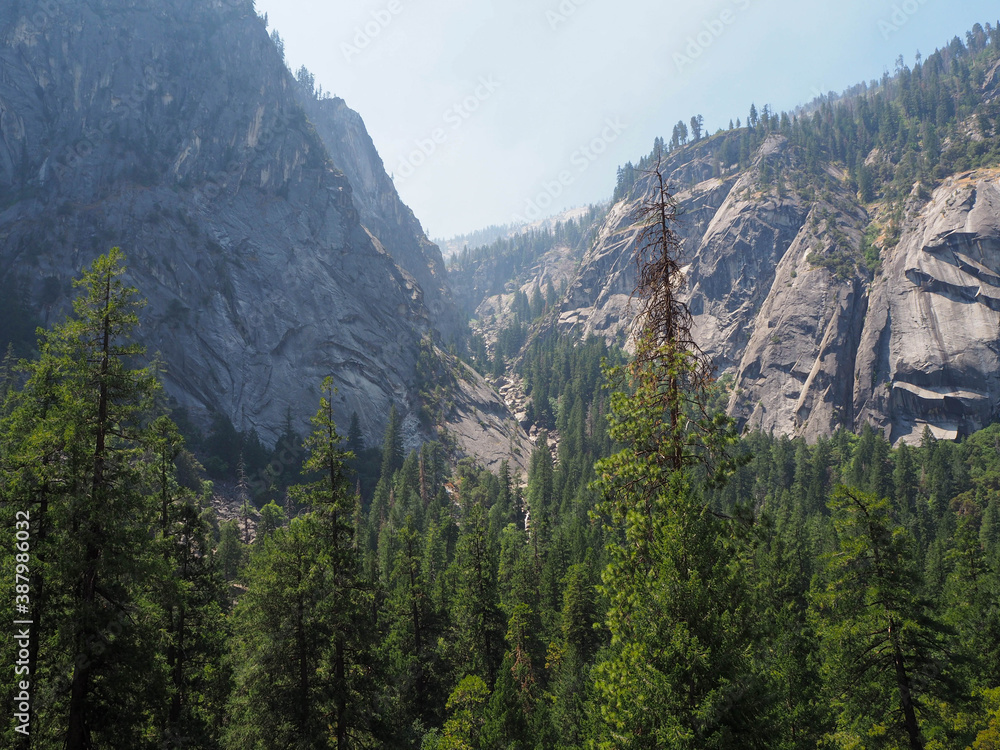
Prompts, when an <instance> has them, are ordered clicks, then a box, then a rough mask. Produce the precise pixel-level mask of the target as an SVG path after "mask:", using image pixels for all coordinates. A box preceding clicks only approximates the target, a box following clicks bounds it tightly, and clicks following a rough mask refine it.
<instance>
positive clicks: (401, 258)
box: [297, 85, 461, 340]
mask: <svg viewBox="0 0 1000 750" xmlns="http://www.w3.org/2000/svg"><path fill="white" fill-rule="evenodd" d="M297 93H298V101H299V102H300V104H301V105H302V108H303V109H304V110H305V112H306V114H307V115H308V117H309V120H310V122H312V123H313V125H314V126H315V128H316V132H317V133H318V134H319V137H320V138H321V139H322V141H323V144H324V145H325V146H326V148H327V151H328V152H329V154H330V156H331V158H332V159H333V163H334V164H335V165H336V166H337V167H338V168H340V169H341V170H343V172H344V174H345V175H346V176H347V179H348V182H350V183H351V187H352V188H353V197H354V204H355V205H356V206H357V208H358V212H359V214H360V216H361V222H362V224H364V226H365V228H367V229H368V230H369V231H370V232H371V233H372V234H373V235H374V237H375V239H376V240H377V241H378V242H379V243H380V244H381V245H382V247H383V248H385V250H386V251H387V252H388V253H389V254H390V255H391V256H392V257H393V259H394V260H395V261H396V263H397V264H399V266H400V267H402V268H403V269H405V270H406V271H407V273H409V274H411V275H412V276H413V278H414V279H415V280H416V281H417V283H418V284H419V285H420V288H421V290H422V291H423V293H424V306H425V307H426V308H427V310H428V311H429V312H430V315H431V321H432V322H433V324H434V326H435V327H436V328H437V330H438V331H440V332H441V333H442V334H443V335H444V337H445V338H446V339H449V340H453V339H455V337H457V336H458V335H459V334H460V330H461V329H460V321H459V315H458V311H457V310H456V307H455V303H454V301H453V300H452V293H451V289H450V287H449V285H448V275H447V271H446V270H445V265H444V258H443V257H442V255H441V250H440V248H438V246H437V245H435V244H434V243H433V242H431V241H430V240H428V239H427V235H426V234H425V233H424V230H423V228H422V227H421V226H420V222H419V221H418V220H417V218H416V216H414V214H413V211H411V210H410V208H409V207H408V206H406V205H405V204H404V203H403V201H402V200H401V199H400V197H399V194H398V193H397V192H396V188H395V186H394V185H393V182H392V179H391V178H390V177H389V175H388V174H387V173H386V171H385V166H384V165H383V163H382V157H380V156H379V154H378V151H377V150H376V148H375V144H374V143H373V142H372V139H371V136H369V135H368V131H367V130H366V129H365V124H364V121H363V120H362V119H361V115H359V114H358V113H357V112H355V111H354V110H352V109H351V108H349V107H348V106H347V104H346V102H344V100H343V99H339V98H318V97H317V96H315V95H314V94H313V92H312V91H311V90H309V89H308V88H306V87H305V86H302V85H300V86H299V87H297Z"/></svg>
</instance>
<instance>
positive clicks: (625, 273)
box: [560, 136, 1000, 442]
mask: <svg viewBox="0 0 1000 750" xmlns="http://www.w3.org/2000/svg"><path fill="white" fill-rule="evenodd" d="M707 150H708V148H707V146H700V147H699V146H698V145H696V146H695V147H693V148H689V149H685V150H682V151H681V152H680V153H679V154H673V155H671V157H670V158H669V159H668V160H667V161H666V162H665V168H666V171H667V173H668V174H669V175H670V179H671V181H672V183H673V184H674V185H675V186H681V189H679V190H678V191H677V193H676V199H677V202H678V205H679V209H680V213H681V219H680V222H679V224H678V225H677V229H678V233H679V235H680V238H681V240H682V255H683V263H684V264H685V276H686V280H687V284H686V288H685V295H686V297H687V301H688V303H689V305H690V307H691V311H692V313H693V315H694V324H695V325H694V334H695V338H696V340H697V341H699V342H700V344H701V345H702V346H703V348H704V349H705V351H706V352H707V353H708V354H710V355H711V356H712V357H713V358H714V360H715V362H716V363H717V365H718V368H719V372H720V374H722V373H725V374H727V375H729V376H730V377H731V378H732V383H733V391H732V395H731V399H730V412H731V413H732V414H733V415H734V416H735V417H736V418H737V419H738V420H739V421H740V422H741V423H743V424H745V425H747V426H749V427H753V428H758V429H762V430H765V431H769V432H771V431H773V432H775V433H778V434H789V435H802V436H804V437H806V438H810V439H814V438H816V437H819V436H821V435H827V434H830V433H831V432H833V431H834V430H836V429H837V428H838V427H841V426H843V427H847V428H849V429H851V428H857V427H859V426H860V425H861V424H863V423H864V422H871V423H873V424H875V425H877V426H879V427H881V428H882V429H883V430H884V431H885V432H886V434H887V435H888V436H889V437H890V438H891V439H892V440H893V441H894V442H895V441H899V440H905V441H908V442H917V441H919V440H920V436H921V434H922V432H923V429H924V427H925V426H926V427H928V428H929V429H930V430H931V432H932V433H934V434H935V435H936V436H938V437H952V438H953V437H956V436H958V435H964V434H968V433H970V432H972V431H974V430H977V429H980V428H982V427H984V426H986V425H987V424H988V423H989V422H990V421H991V420H993V419H995V417H996V415H997V414H998V412H1000V375H998V372H1000V344H998V328H1000V187H998V185H1000V177H998V173H997V172H995V171H989V170H981V171H978V172H974V173H967V174H963V175H958V176H956V177H954V178H951V179H949V180H947V181H946V182H945V183H944V184H943V185H942V186H941V187H940V188H938V189H937V190H936V191H935V192H934V194H933V196H931V197H930V199H929V200H927V199H926V198H925V199H920V198H918V197H916V195H917V194H918V193H919V192H920V191H919V190H915V196H914V197H912V198H911V199H910V201H909V203H908V204H907V206H906V211H905V218H904V221H903V231H902V237H901V240H900V242H899V243H898V245H897V246H896V247H895V248H894V249H892V250H891V251H890V252H888V253H886V255H885V257H883V258H882V268H881V270H880V272H879V273H878V274H877V275H876V276H875V277H874V278H873V277H872V275H871V273H870V271H869V270H868V269H867V268H866V265H865V263H864V262H863V261H862V237H863V235H864V233H865V230H866V229H867V228H868V227H869V225H870V224H871V222H872V217H871V216H869V214H868V212H867V211H866V209H865V208H864V207H862V206H861V205H859V203H858V201H857V196H856V195H855V194H854V193H853V191H852V190H851V189H849V188H848V187H847V186H846V175H844V174H842V173H840V172H838V170H837V169H834V168H829V170H828V171H829V177H830V178H831V179H828V180H827V181H826V183H827V184H826V187H825V189H824V190H823V191H822V192H821V194H820V195H819V196H816V195H810V196H809V199H808V200H807V199H806V198H805V197H803V196H802V194H801V193H800V192H797V191H794V190H791V189H787V188H784V187H778V186H777V185H776V184H774V180H773V179H765V177H764V175H765V173H766V174H769V175H774V174H782V173H784V174H794V173H795V172H796V170H801V169H802V167H803V165H802V164H801V163H800V160H801V156H800V154H799V153H797V152H796V150H795V149H793V148H792V147H790V146H789V145H788V144H787V143H786V142H785V140H784V138H782V137H781V136H772V137H771V138H769V139H768V140H767V141H766V142H765V143H764V145H763V146H762V147H761V149H760V150H759V152H758V153H757V155H756V158H755V160H754V164H753V166H752V167H751V168H749V169H747V170H744V171H743V172H740V173H732V174H726V173H725V171H724V172H723V175H722V176H721V177H716V178H709V179H705V178H706V177H709V176H710V173H709V175H706V173H705V172H706V170H705V159H704V153H705V152H707ZM650 194H651V192H650V185H649V184H648V181H646V180H640V181H639V183H637V185H636V187H635V188H634V189H633V192H632V197H631V198H630V199H628V200H625V201H622V202H620V203H619V204H618V205H616V206H615V207H614V208H613V209H612V210H611V212H610V214H609V215H608V217H607V219H606V221H605V223H604V225H603V226H602V227H601V229H600V231H599V236H598V240H597V242H596V243H595V245H594V247H593V248H592V249H591V251H590V252H589V253H588V254H587V256H586V258H585V259H584V262H583V264H582V267H581V270H580V272H579V274H578V276H577V278H576V281H575V282H574V284H573V285H572V287H571V289H570V291H569V293H568V294H567V296H566V298H565V299H564V300H563V303H562V309H561V315H560V325H561V327H563V328H564V329H565V330H570V331H575V332H577V333H579V334H580V335H581V336H584V335H587V334H591V333H594V334H598V335H603V336H605V337H606V338H608V339H609V340H612V341H618V342H619V343H622V342H625V341H626V340H627V336H628V333H629V330H628V325H629V322H630V321H631V319H632V313H633V312H634V311H633V310H630V309H629V304H628V303H629V297H630V295H631V292H632V289H633V288H634V284H635V268H634V261H633V254H634V251H635V240H636V235H637V231H636V229H635V227H634V225H633V224H634V220H635V216H636V215H637V209H638V206H639V204H640V202H641V201H642V200H643V199H644V198H645V197H646V196H647V195H650Z"/></svg>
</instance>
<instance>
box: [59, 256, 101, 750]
mask: <svg viewBox="0 0 1000 750" xmlns="http://www.w3.org/2000/svg"><path fill="white" fill-rule="evenodd" d="M110 308H111V274H110V272H109V273H108V275H107V278H106V280H105V284H104V319H103V324H102V326H101V327H102V331H101V333H102V342H101V371H100V381H99V382H100V392H99V395H98V403H97V423H96V425H95V436H94V437H95V446H94V473H93V476H92V482H91V490H90V491H91V508H92V509H96V508H98V507H100V503H99V501H98V498H99V496H100V494H101V490H102V488H103V486H104V464H105V461H106V458H107V456H106V453H107V432H108V369H109V360H110V357H111V318H110ZM91 526H92V528H91V529H90V540H89V541H88V542H87V556H86V564H85V567H84V571H83V581H82V584H81V589H82V590H81V594H82V596H81V599H82V602H81V604H82V606H81V608H80V609H81V610H82V611H83V612H88V611H90V610H92V609H93V607H94V602H95V600H96V595H97V563H98V560H99V559H100V556H101V550H100V548H99V547H98V546H97V542H98V541H99V540H100V538H101V528H100V524H97V523H95V522H94V519H91ZM84 635H85V633H84V632H83V629H82V628H81V629H80V630H79V631H78V633H77V641H76V655H75V656H76V659H75V662H74V666H73V683H72V687H71V688H70V699H69V721H68V725H69V728H68V731H67V733H66V750H88V748H89V747H90V728H89V727H88V725H87V697H88V695H89V694H90V676H91V673H92V671H93V665H92V663H91V657H90V654H88V653H87V651H86V647H87V641H86V639H85V638H84ZM81 657H82V658H81Z"/></svg>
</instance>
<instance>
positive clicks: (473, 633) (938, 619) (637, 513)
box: [0, 251, 1000, 750]
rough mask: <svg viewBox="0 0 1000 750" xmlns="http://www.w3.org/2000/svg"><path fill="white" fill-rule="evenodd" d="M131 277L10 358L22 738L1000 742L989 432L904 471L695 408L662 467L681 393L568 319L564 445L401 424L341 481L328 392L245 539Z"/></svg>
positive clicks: (884, 448)
mask: <svg viewBox="0 0 1000 750" xmlns="http://www.w3.org/2000/svg"><path fill="white" fill-rule="evenodd" d="M123 272H124V268H123V258H122V257H121V255H120V253H118V252H117V251H114V252H112V253H111V254H110V255H108V256H106V257H103V258H101V259H99V260H98V261H96V262H95V264H94V265H93V266H92V267H91V268H90V269H89V270H88V271H87V272H86V274H85V275H84V277H83V279H82V280H81V281H80V291H79V297H78V299H77V301H76V304H75V307H74V314H73V315H72V316H71V317H70V319H69V320H67V321H66V322H65V323H64V324H62V325H60V326H57V327H55V328H54V329H53V330H51V331H49V332H46V333H45V334H44V335H43V336H42V338H41V340H40V341H39V344H38V350H39V355H38V356H37V358H35V359H34V360H30V361H22V362H21V363H19V364H17V365H12V363H11V361H10V359H8V360H7V361H6V362H5V365H4V368H5V369H4V377H3V384H4V385H3V387H4V392H5V400H4V409H3V420H2V432H0V449H2V453H0V461H2V464H3V484H2V492H3V505H2V508H3V516H4V524H5V528H7V529H8V530H9V534H10V535H11V536H9V539H11V540H13V539H15V538H16V539H18V540H20V541H18V542H17V543H16V544H15V543H14V542H13V541H11V542H10V543H7V544H5V545H4V548H3V567H4V570H5V571H8V573H9V575H7V576H5V581H4V586H5V589H6V590H5V593H4V596H6V597H7V598H8V601H11V602H16V603H21V602H24V603H25V609H24V610H22V611H21V612H20V613H19V614H18V615H17V616H18V617H19V618H24V620H25V621H29V622H30V623H31V625H30V626H28V629H29V630H30V639H29V641H28V642H29V643H30V646H28V647H27V649H26V650H25V651H24V652H22V651H21V647H20V646H19V644H18V643H17V641H15V640H12V639H5V640H4V642H3V644H4V645H3V647H2V650H3V656H2V658H3V659H5V660H7V663H8V664H15V663H18V659H19V654H24V655H25V659H24V661H25V664H26V666H27V667H28V671H26V672H24V673H23V674H27V675H30V686H31V691H32V701H31V708H30V717H29V719H28V720H30V727H31V744H30V746H32V747H40V748H42V747H57V746H59V747H63V746H65V747H80V748H83V747H107V748H132V747H134V748H147V747H148V748H153V747H200V748H211V747H220V748H237V747H238V748H278V747H283V748H284V747H310V748H318V747H337V748H348V747H357V748H363V747H414V748H528V747H532V748H583V747H608V748H611V747H650V748H653V747H678V748H679V747H689V748H708V747H719V748H723V747H768V748H772V747H773V748H813V747H845V748H846V747H866V748H867V747H887V748H888V747H911V748H912V747H925V748H954V747H973V748H977V749H980V750H981V749H983V748H993V747H996V746H997V745H996V743H997V742H998V741H1000V645H998V644H1000V610H998V593H1000V565H998V563H997V561H998V560H1000V556H998V552H1000V548H998V545H1000V428H996V427H995V428H990V429H988V430H985V431H984V432H981V433H979V434H977V435H974V436H972V437H971V438H969V439H967V440H966V441H964V442H963V443H961V444H953V443H950V442H939V441H936V440H934V439H933V438H932V437H930V435H929V434H928V435H926V436H925V438H924V441H923V443H922V444H921V445H920V446H919V447H905V446H903V447H900V448H899V449H897V450H893V449H891V448H890V446H889V445H888V444H887V443H886V442H885V440H884V439H883V438H882V437H881V436H880V435H878V434H877V433H875V432H873V431H872V430H871V429H865V430H864V431H863V432H862V433H861V435H860V436H856V435H853V434H848V433H846V432H840V433H838V434H836V435H835V436H833V437H832V438H830V439H825V440H820V441H819V442H818V443H816V444H815V445H807V444H806V443H805V442H803V441H801V440H790V439H788V438H773V437H770V436H767V435H760V434H755V435H749V436H745V437H744V438H742V439H737V438H736V437H735V435H734V434H733V433H732V429H731V425H729V424H728V422H727V420H725V419H724V418H723V417H720V416H719V415H718V414H715V415H711V414H709V418H708V419H707V421H706V420H694V421H692V422H691V424H695V423H697V424H698V425H701V428H703V431H702V432H701V433H699V434H700V437H698V439H697V440H695V441H693V444H694V443H696V444H697V445H700V446H702V448H703V449H704V450H700V449H691V450H689V449H688V448H684V451H683V458H681V459H678V460H680V461H681V463H680V464H678V465H679V466H680V467H681V468H680V469H675V468H673V464H672V463H671V462H672V461H673V460H674V459H675V458H676V456H675V457H673V458H672V457H671V455H672V454H670V451H669V450H667V448H669V446H670V445H672V444H673V441H674V439H675V436H676V435H677V434H678V433H677V431H676V429H675V428H672V427H670V426H669V423H667V426H666V427H664V426H663V425H664V423H665V422H664V420H663V419H662V411H661V410H660V409H659V407H657V406H656V404H658V403H660V402H658V401H657V398H659V396H657V394H658V393H660V391H659V390H657V388H658V386H657V387H654V389H653V391H648V390H646V389H648V386H649V383H650V382H652V383H654V384H655V383H662V382H671V380H670V378H669V376H668V377H667V378H666V380H664V379H663V378H662V377H660V376H659V375H658V376H656V377H654V378H653V379H652V380H651V381H650V380H643V379H642V378H641V377H638V375H637V373H638V374H641V373H643V372H647V369H648V367H649V366H650V365H648V364H647V365H641V363H642V362H644V361H645V360H643V358H642V356H641V354H642V351H641V350H640V356H638V357H636V358H635V359H634V360H631V361H629V360H626V358H625V357H624V356H623V355H621V354H620V353H615V352H609V351H608V350H607V348H606V346H605V345H604V344H603V342H599V341H597V340H590V341H588V342H586V343H584V344H582V345H576V346H574V345H573V344H572V342H570V341H568V340H566V339H563V338H561V337H560V336H559V335H558V334H556V333H554V332H552V333H550V334H548V335H547V336H543V337H540V338H539V339H538V340H537V341H536V342H535V343H534V344H533V345H532V346H530V347H529V348H528V349H527V350H526V353H525V356H524V358H523V361H522V363H521V364H520V368H521V371H522V373H523V374H525V376H526V378H527V381H528V383H529V390H530V392H531V393H532V395H533V398H534V399H535V401H536V403H544V404H545V406H544V407H539V414H538V418H539V420H540V421H541V422H542V423H545V424H547V425H548V426H550V427H551V428H552V430H553V434H554V435H558V441H550V440H549V439H548V436H544V437H543V438H542V439H540V440H539V441H538V443H537V447H536V448H535V451H534V453H533V454H532V456H531V460H530V471H529V473H528V475H527V478H526V480H527V481H526V484H525V485H523V486H522V484H521V483H520V482H519V480H518V477H516V476H513V475H512V473H511V471H510V470H509V468H508V467H507V466H504V468H503V469H502V470H501V471H500V472H499V475H493V474H490V473H488V472H485V471H483V470H481V469H478V468H476V467H475V466H474V465H473V464H472V463H471V462H469V461H462V462H459V463H458V464H457V465H455V466H449V463H448V461H447V460H446V458H447V457H446V454H445V451H444V449H443V448H442V446H441V445H439V444H436V443H428V444H426V445H424V446H423V447H422V448H421V449H420V451H418V452H412V453H410V454H409V455H406V454H404V451H403V449H402V436H401V424H400V419H399V417H398V415H396V413H395V411H394V412H393V415H392V418H391V419H390V422H389V426H388V428H387V431H386V434H385V439H384V442H383V445H382V446H381V448H380V449H375V450H374V453H375V454H376V455H377V456H378V461H377V462H378V463H380V466H379V468H378V470H377V475H378V476H377V482H376V484H375V486H374V489H373V490H372V491H371V493H370V494H367V495H366V493H365V492H359V483H358V481H357V475H356V474H355V472H354V469H353V468H352V467H354V466H355V465H356V464H357V462H358V459H357V457H356V456H354V454H353V453H352V452H350V451H348V450H347V441H345V440H343V439H342V438H341V435H340V434H339V432H338V427H337V425H336V424H335V423H334V421H333V417H332V410H331V407H330V403H331V401H330V400H331V398H332V396H333V393H334V384H332V383H330V382H327V383H324V384H323V388H322V392H323V396H322V398H321V400H320V402H319V404H318V411H317V413H316V416H315V418H314V419H313V427H314V431H313V433H312V434H311V435H310V436H309V437H308V439H306V440H305V442H304V453H303V455H304V456H306V457H307V458H306V460H305V461H304V462H303V464H302V465H301V467H300V469H301V470H300V472H299V474H298V476H299V481H298V482H297V483H296V484H293V485H292V486H290V487H288V488H287V489H286V490H284V491H283V492H282V493H281V495H282V497H281V498H280V502H279V503H276V502H274V501H273V498H272V495H273V493H274V492H275V487H273V486H271V487H266V488H258V490H259V491H258V492H257V493H256V497H255V500H256V507H254V508H253V510H252V511H251V513H252V515H253V516H254V518H255V523H254V528H255V533H254V534H253V535H252V538H251V535H248V534H247V533H246V529H245V528H244V527H243V525H242V524H241V523H240V520H238V519H236V520H230V521H229V522H227V523H223V524H220V523H219V521H218V519H217V517H216V512H215V510H214V508H213V505H212V502H211V500H212V495H213V486H212V483H211V482H210V481H209V480H208V479H207V477H206V474H205V472H204V469H203V468H202V466H201V465H200V464H199V462H198V460H197V458H196V457H195V455H194V454H193V453H192V452H191V451H190V450H189V448H188V447H186V446H185V444H184V440H183V438H182V437H181V433H180V431H179V430H178V428H177V427H176V425H175V424H174V423H173V422H172V421H171V420H170V418H169V417H168V416H167V415H166V407H165V404H164V401H163V397H162V395H161V392H160V389H159V386H158V383H157V378H156V367H157V366H156V364H155V363H154V364H152V365H149V366H142V365H141V364H139V363H141V362H142V361H143V354H142V351H141V349H140V348H139V347H138V346H136V345H135V344H134V343H132V339H131V333H132V330H133V329H134V327H135V325H136V322H137V316H136V313H137V310H138V309H139V307H140V306H141V301H140V299H139V297H138V295H137V293H136V291H135V290H133V289H129V288H128V287H127V286H125V285H124V284H123V282H122V279H121V277H122V274H123ZM602 361H603V363H604V366H603V369H602ZM653 362H654V363H655V359H654V360H653ZM684 362H686V360H682V367H688V365H687V364H683V363H684ZM637 363H638V364H637ZM637 368H638V369H637ZM643 368H647V369H643ZM651 371H652V372H654V373H655V372H656V370H655V367H654V369H653V370H651ZM675 371H676V368H668V370H667V372H668V373H669V372H675ZM692 372H693V369H692ZM662 374H663V373H660V375H662ZM609 378H610V381H611V382H612V383H616V384H617V390H615V389H611V390H609V389H608V388H606V387H604V383H605V381H606V380H607V379H609ZM678 382H682V383H687V382H688V379H686V378H681V379H680V380H679V381H678ZM691 382H696V381H691ZM684 387H685V388H686V387H687V386H684ZM692 387H694V386H692ZM644 394H645V395H644ZM650 394H652V401H650ZM707 403H708V402H706V404H707ZM651 404H652V405H653V406H652V408H650V405H651ZM708 410H709V412H710V410H711V409H710V405H709V407H708ZM668 412H670V410H669V409H668ZM657 413H661V417H656V416H655V415H656V414H657ZM706 413H708V412H706ZM701 428H699V429H701ZM685 429H688V428H685ZM289 439H290V440H291V439H292V438H291V437H289ZM357 440H358V437H357V435H354V436H353V437H352V441H354V442H356V441H357ZM719 446H722V451H723V453H724V454H725V456H726V458H725V460H723V461H721V462H719V463H712V462H706V461H704V460H701V458H703V457H704V456H707V455H708V453H709V452H710V451H714V450H715V449H716V448H718V447H719ZM361 448H363V446H361ZM651 451H659V455H660V458H657V456H656V455H654V453H653V452H651ZM371 452H372V451H368V453H369V454H370V453H371ZM677 455H680V454H677ZM663 456H666V458H663ZM689 458H690V459H691V460H690V461H689V460H688V459H689ZM368 461H369V463H370V462H371V461H372V458H371V456H370V455H369V458H368ZM595 467H596V468H595ZM709 469H711V471H710V470H709ZM22 520H23V521H28V523H19V521H22ZM15 530H23V531H25V532H26V533H24V534H21V535H19V536H18V535H16V533H15ZM15 571H16V572H17V573H19V574H20V575H22V576H23V578H18V579H16V580H15V576H14V572H15ZM18 597H21V598H20V599H19V598H18ZM7 675H8V676H7V678H5V680H4V683H3V691H4V693H5V697H6V699H7V704H8V705H13V704H15V701H14V698H15V696H16V695H17V694H18V692H19V690H21V687H20V686H19V684H18V682H19V680H20V679H21V678H18V677H15V676H14V674H13V671H12V670H8V671H7ZM28 720H25V719H24V717H20V718H17V719H14V720H12V721H9V722H8V723H7V724H6V725H5V732H4V734H5V738H4V745H5V746H8V747H27V746H29V745H28V744H27V742H26V741H25V739H24V738H23V736H22V735H21V734H19V733H18V732H17V727H18V726H23V725H24V723H25V721H28Z"/></svg>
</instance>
